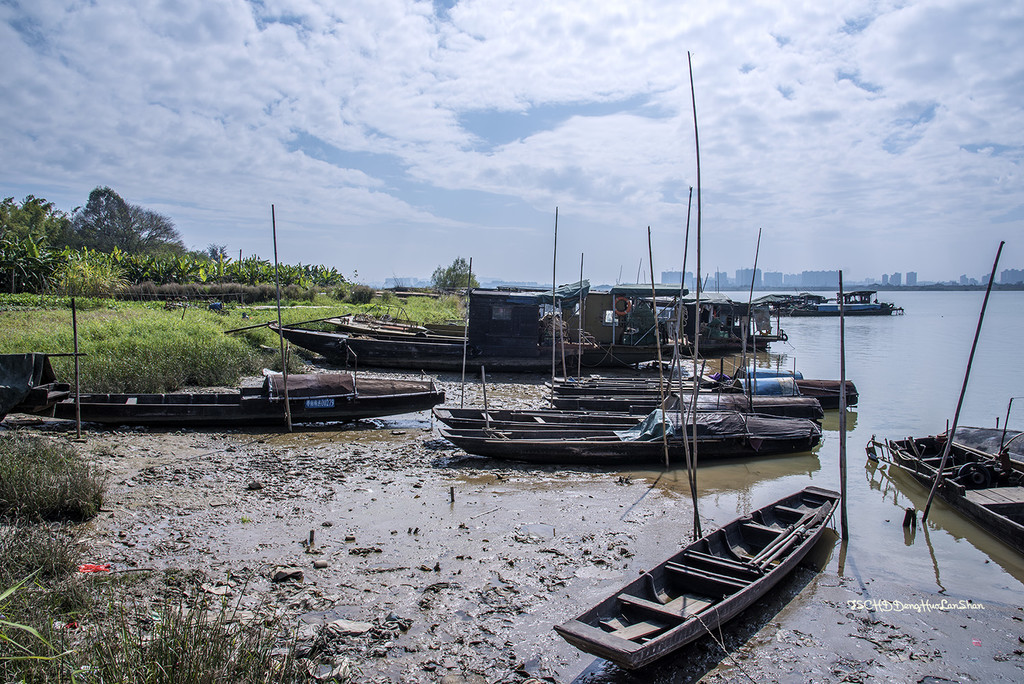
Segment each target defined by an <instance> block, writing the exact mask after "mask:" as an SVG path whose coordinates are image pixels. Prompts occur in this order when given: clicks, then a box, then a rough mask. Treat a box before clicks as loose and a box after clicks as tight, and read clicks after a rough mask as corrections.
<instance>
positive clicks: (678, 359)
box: [672, 185, 700, 536]
mask: <svg viewBox="0 0 1024 684" xmlns="http://www.w3.org/2000/svg"><path fill="white" fill-rule="evenodd" d="M692 207H693V186H692V185H691V186H690V197H689V199H688V200H687V204H686V233H685V237H684V238H683V271H682V274H681V275H680V278H679V302H678V307H679V311H678V313H677V315H676V342H675V346H674V348H673V350H672V358H673V360H674V362H675V366H676V369H677V371H678V372H677V373H676V376H677V377H678V378H679V403H678V405H677V407H676V416H677V418H678V420H679V428H680V429H681V430H682V431H683V435H682V439H683V456H684V457H685V459H686V479H687V481H688V482H689V484H690V498H691V499H692V500H693V511H694V513H693V516H694V528H695V530H696V529H697V528H699V525H700V521H699V518H698V515H697V475H696V473H695V472H694V468H693V459H692V458H691V456H690V441H689V440H688V439H687V438H686V423H685V422H683V358H682V351H681V350H680V349H679V342H680V340H681V339H682V338H683V314H684V313H685V312H686V308H685V307H684V306H683V292H684V290H685V287H684V286H685V284H686V259H687V256H688V251H689V247H690V209H691V208H692ZM693 371H694V375H696V373H697V364H696V363H694V364H693ZM694 382H696V377H694ZM689 410H692V411H694V412H696V410H697V405H696V404H695V403H694V404H691V405H690V408H689V409H688V411H689ZM686 417H687V418H689V414H687V416H686ZM698 536H699V535H698Z"/></svg>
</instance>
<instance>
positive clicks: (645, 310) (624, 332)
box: [567, 284, 687, 347]
mask: <svg viewBox="0 0 1024 684" xmlns="http://www.w3.org/2000/svg"><path fill="white" fill-rule="evenodd" d="M679 290H680V288H679V286H678V285H655V286H654V288H652V287H651V286H650V285H642V284H641V285H616V286H615V287H613V288H611V290H609V291H608V292H591V293H589V294H588V295H587V297H586V299H585V302H584V310H583V330H584V333H585V334H586V335H588V336H590V337H591V338H592V339H593V341H594V342H597V343H598V344H599V345H602V346H605V347H608V346H612V345H621V346H629V347H638V346H654V345H655V344H656V340H655V327H656V326H660V328H661V329H660V335H661V337H660V339H661V342H662V344H665V343H667V342H668V340H669V339H670V336H674V335H675V325H674V324H672V325H670V324H669V323H670V322H671V321H675V316H676V310H677V306H676V303H677V302H678V300H679ZM686 292H687V291H686V290H685V289H683V294H684V295H685V294H686ZM652 293H653V297H652ZM567 324H568V327H569V331H570V335H572V339H575V338H576V336H577V332H576V331H577V329H578V327H579V311H576V312H573V314H572V316H570V318H569V319H568V320H567Z"/></svg>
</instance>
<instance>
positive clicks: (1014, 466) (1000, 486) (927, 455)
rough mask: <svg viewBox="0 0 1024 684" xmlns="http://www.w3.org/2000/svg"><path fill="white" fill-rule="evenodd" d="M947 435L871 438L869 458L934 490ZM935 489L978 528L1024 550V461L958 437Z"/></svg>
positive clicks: (868, 448)
mask: <svg viewBox="0 0 1024 684" xmlns="http://www.w3.org/2000/svg"><path fill="white" fill-rule="evenodd" d="M945 445H946V435H936V436H933V437H919V438H913V437H908V438H906V439H902V440H888V439H887V440H885V441H884V442H879V441H877V440H875V438H874V437H872V438H871V441H869V442H868V446H867V452H868V458H870V459H872V460H879V461H883V462H886V463H889V464H890V467H892V468H896V469H898V470H900V471H902V472H905V473H907V474H908V475H910V476H911V477H912V478H913V479H915V480H917V481H918V482H919V483H920V484H921V485H922V486H924V487H926V488H928V489H929V490H930V489H931V486H932V483H933V482H934V481H935V475H936V473H937V472H938V469H939V465H940V463H941V461H942V453H943V450H944V449H945ZM936 494H937V495H938V496H939V498H941V499H942V500H943V501H945V502H946V503H947V504H949V505H950V506H951V507H953V508H954V509H956V510H957V511H959V512H960V513H962V514H963V515H964V516H965V517H967V518H969V519H970V520H971V521H973V522H974V523H975V524H977V525H978V526H979V527H981V528H983V529H985V530H986V531H988V532H989V533H991V534H992V535H993V536H995V537H997V538H998V539H1000V540H1002V541H1003V542H1004V543H1006V544H1008V545H1009V546H1011V547H1013V548H1014V549H1015V550H1016V551H1017V552H1018V553H1024V465H1022V464H1020V463H1018V462H1015V461H1013V460H1011V459H1010V458H1009V454H1007V455H1006V456H1005V457H1003V458H1000V457H998V456H993V455H990V454H988V453H985V452H984V451H980V450H978V449H975V448H971V447H968V446H965V445H963V444H960V443H958V442H956V441H954V442H953V444H952V445H950V450H949V458H948V460H947V462H946V468H945V469H944V470H943V471H942V480H941V482H940V484H939V487H938V489H937V490H936Z"/></svg>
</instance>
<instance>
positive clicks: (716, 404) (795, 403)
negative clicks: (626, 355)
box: [550, 392, 825, 420]
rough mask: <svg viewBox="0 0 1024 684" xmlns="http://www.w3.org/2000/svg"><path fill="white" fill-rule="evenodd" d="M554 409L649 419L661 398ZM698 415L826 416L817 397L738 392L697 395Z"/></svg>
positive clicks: (604, 399) (670, 401)
mask: <svg viewBox="0 0 1024 684" xmlns="http://www.w3.org/2000/svg"><path fill="white" fill-rule="evenodd" d="M678 401H680V399H679V397H678V396H672V397H669V398H667V399H666V402H667V404H666V406H667V408H669V410H674V409H673V407H674V406H675V405H676V402H678ZM681 401H682V402H683V411H686V410H687V407H688V406H689V405H690V402H691V398H690V395H688V394H685V393H684V394H683V395H682V399H681ZM550 403H551V405H552V406H553V407H554V408H556V409H559V410H566V411H600V412H605V413H627V414H633V415H646V414H648V413H650V412H651V411H653V410H654V409H656V408H658V407H659V406H660V405H661V395H660V394H657V393H646V394H640V395H628V394H627V395H621V394H620V395H613V396H586V395H583V396H579V395H577V396H560V395H556V396H555V397H553V398H551V399H550ZM697 410H698V411H740V412H742V413H760V414H763V415H767V416H785V417H789V418H810V419H812V420H820V419H821V418H823V417H824V416H825V411H824V410H823V409H822V406H821V402H819V401H818V400H817V399H815V398H814V397H772V396H756V395H755V396H753V397H747V396H746V395H744V394H738V393H736V392H713V393H712V392H706V393H701V394H698V395H697Z"/></svg>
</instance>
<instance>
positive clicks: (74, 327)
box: [71, 297, 82, 439]
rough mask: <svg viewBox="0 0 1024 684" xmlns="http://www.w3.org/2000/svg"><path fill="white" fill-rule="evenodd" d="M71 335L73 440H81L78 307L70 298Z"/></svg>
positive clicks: (73, 299)
mask: <svg viewBox="0 0 1024 684" xmlns="http://www.w3.org/2000/svg"><path fill="white" fill-rule="evenodd" d="M71 335H72V337H74V339H75V439H82V382H81V372H80V369H81V366H80V365H79V363H78V307H77V306H76V305H75V298H74V297H72V298H71Z"/></svg>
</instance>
